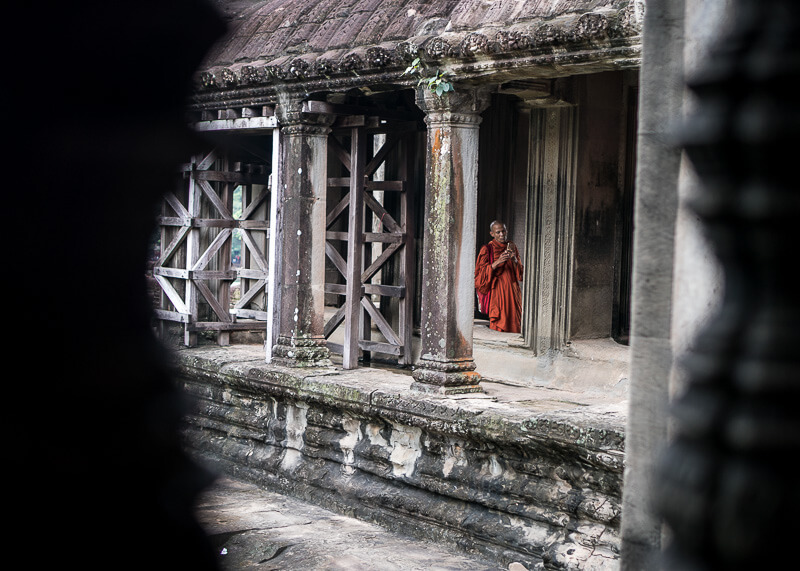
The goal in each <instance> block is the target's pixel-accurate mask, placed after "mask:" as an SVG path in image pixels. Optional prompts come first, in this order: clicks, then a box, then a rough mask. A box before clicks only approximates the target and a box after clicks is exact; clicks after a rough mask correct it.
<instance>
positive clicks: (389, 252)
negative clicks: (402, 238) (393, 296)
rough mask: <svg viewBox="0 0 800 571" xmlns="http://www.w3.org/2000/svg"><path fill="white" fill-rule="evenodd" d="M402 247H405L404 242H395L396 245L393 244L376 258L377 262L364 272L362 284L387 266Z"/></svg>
mask: <svg viewBox="0 0 800 571" xmlns="http://www.w3.org/2000/svg"><path fill="white" fill-rule="evenodd" d="M402 247H403V243H402V242H395V243H394V244H391V245H390V246H389V247H387V248H386V249H385V250H384V251H383V252H381V255H380V256H378V257H377V258H375V261H374V262H372V263H371V264H370V265H369V267H368V268H367V269H366V270H364V272H363V273H362V274H361V283H366V282H368V281H369V280H371V279H372V276H374V275H375V274H376V273H377V271H378V270H379V269H380V268H381V266H382V265H383V264H385V263H386V262H387V261H388V260H389V258H391V257H392V254H394V253H395V252H396V251H397V250H399V249H400V248H402Z"/></svg>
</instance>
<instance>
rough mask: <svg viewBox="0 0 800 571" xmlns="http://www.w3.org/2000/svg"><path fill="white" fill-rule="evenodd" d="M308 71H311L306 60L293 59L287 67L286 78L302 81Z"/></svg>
mask: <svg viewBox="0 0 800 571" xmlns="http://www.w3.org/2000/svg"><path fill="white" fill-rule="evenodd" d="M310 71H311V66H310V65H309V63H308V62H307V61H306V60H304V59H300V58H295V59H293V60H292V61H291V63H289V65H288V66H287V69H286V75H287V76H288V77H294V78H297V79H304V78H306V77H307V76H308V75H309V72H310Z"/></svg>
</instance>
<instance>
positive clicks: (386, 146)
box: [364, 133, 400, 178]
mask: <svg viewBox="0 0 800 571" xmlns="http://www.w3.org/2000/svg"><path fill="white" fill-rule="evenodd" d="M399 140H400V139H399V138H398V137H397V135H395V134H393V133H389V134H388V135H387V136H386V141H385V142H384V143H383V146H382V147H381V148H380V149H378V152H377V153H375V156H374V157H372V160H371V161H370V162H369V163H367V166H366V168H365V169H364V175H365V176H366V177H367V178H369V177H371V176H372V175H374V174H375V171H376V170H378V167H380V166H381V163H382V162H383V161H384V160H386V155H388V154H389V151H391V150H392V149H394V147H395V146H396V145H397V141H399Z"/></svg>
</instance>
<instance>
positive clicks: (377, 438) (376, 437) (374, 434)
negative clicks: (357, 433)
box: [366, 423, 389, 448]
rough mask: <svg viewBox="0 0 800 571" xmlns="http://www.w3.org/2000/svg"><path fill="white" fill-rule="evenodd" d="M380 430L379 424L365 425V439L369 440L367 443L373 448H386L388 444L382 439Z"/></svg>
mask: <svg viewBox="0 0 800 571" xmlns="http://www.w3.org/2000/svg"><path fill="white" fill-rule="evenodd" d="M381 428H382V426H381V425H380V424H372V423H367V426H366V433H367V437H368V438H369V443H370V444H372V445H373V446H381V447H383V448H388V447H389V443H388V442H387V441H386V439H385V438H384V437H383V434H381Z"/></svg>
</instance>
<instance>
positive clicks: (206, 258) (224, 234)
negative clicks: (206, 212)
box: [191, 228, 232, 271]
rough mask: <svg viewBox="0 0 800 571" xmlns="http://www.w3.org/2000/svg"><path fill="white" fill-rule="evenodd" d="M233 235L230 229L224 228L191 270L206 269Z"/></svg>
mask: <svg viewBox="0 0 800 571" xmlns="http://www.w3.org/2000/svg"><path fill="white" fill-rule="evenodd" d="M231 234H232V231H231V229H230V228H223V229H222V231H221V232H220V233H219V234H217V235H216V237H215V238H214V239H213V240H212V241H211V244H209V245H208V248H206V251H205V252H203V255H202V256H200V257H199V258H198V260H197V261H196V262H195V263H194V265H193V266H192V267H191V269H192V270H194V271H197V270H202V269H204V268H205V267H206V266H207V265H208V263H209V262H210V261H211V258H213V257H214V255H215V254H216V253H217V251H218V250H219V249H220V248H221V247H222V246H223V245H224V244H225V241H226V240H228V239H229V238H230V237H231Z"/></svg>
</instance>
